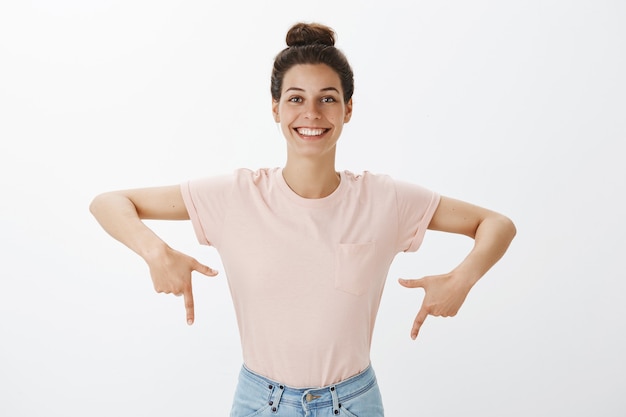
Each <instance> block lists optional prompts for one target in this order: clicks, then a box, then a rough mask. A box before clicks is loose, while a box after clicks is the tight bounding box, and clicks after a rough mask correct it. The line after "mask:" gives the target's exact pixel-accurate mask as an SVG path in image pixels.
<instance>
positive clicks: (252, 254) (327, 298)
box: [181, 168, 439, 388]
mask: <svg viewBox="0 0 626 417" xmlns="http://www.w3.org/2000/svg"><path fill="white" fill-rule="evenodd" d="M340 174H341V182H340V184H339V186H338V187H337V189H336V190H335V191H334V192H333V193H332V194H331V195H329V196H328V197H325V198H320V199H306V198H302V197H300V196H298V195H297V194H296V193H294V192H293V191H292V190H291V189H290V188H289V186H288V185H287V183H286V182H285V180H284V178H283V176H282V169H280V168H273V169H260V170H258V171H250V170H247V169H240V170H237V171H235V173H234V174H232V175H227V176H218V177H211V178H203V179H198V180H193V181H189V182H186V183H184V184H182V185H181V190H182V194H183V198H184V201H185V204H186V206H187V210H188V212H189V216H190V218H191V221H192V224H193V227H194V230H195V233H196V235H197V237H198V240H199V241H200V243H202V244H206V245H212V246H214V247H215V248H216V249H217V251H218V252H219V254H220V257H221V259H222V262H223V265H224V269H225V271H224V272H225V274H226V277H227V279H228V283H229V286H230V291H231V295H232V299H233V303H234V307H235V312H236V315H237V322H238V325H239V332H240V337H241V345H242V350H243V359H244V363H245V364H246V366H247V367H248V368H249V369H251V370H252V371H254V372H256V373H259V374H261V375H264V376H266V377H268V378H270V379H273V380H276V381H279V382H282V383H284V384H286V385H289V386H292V387H298V388H303V387H321V386H326V385H330V384H333V383H336V382H339V381H342V380H344V379H346V378H349V377H351V376H353V375H355V374H357V373H359V372H360V371H362V370H363V369H365V368H366V367H367V366H368V365H369V362H370V356H369V355H370V345H371V340H372V332H373V329H374V322H375V320H376V314H377V312H378V306H379V303H380V297H381V295H382V291H383V286H384V283H385V279H386V277H387V273H388V270H389V266H390V265H391V262H392V260H393V259H394V257H395V256H396V254H397V253H399V252H402V251H415V250H417V249H418V247H419V246H420V244H421V242H422V239H423V237H424V233H425V232H426V229H427V227H428V224H429V222H430V219H431V218H432V216H433V213H434V212H435V210H436V208H437V205H438V203H439V195H438V194H436V193H434V192H432V191H429V190H427V189H424V188H422V187H420V186H417V185H413V184H409V183H405V182H400V181H395V180H393V179H391V178H390V177H388V176H386V175H375V174H372V173H369V172H364V173H363V174H362V175H355V174H353V173H351V172H348V171H343V172H341V173H340Z"/></svg>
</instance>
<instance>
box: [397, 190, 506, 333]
mask: <svg viewBox="0 0 626 417" xmlns="http://www.w3.org/2000/svg"><path fill="white" fill-rule="evenodd" d="M428 228H429V229H430V230H437V231H442V232H449V233H457V234H462V235H466V236H469V237H471V238H473V239H474V247H473V248H472V250H471V251H470V253H469V254H468V255H467V257H466V258H465V259H464V260H463V261H462V262H461V263H460V264H459V265H458V266H457V267H456V268H454V269H453V270H452V271H451V272H449V273H447V274H442V275H433V276H427V277H424V278H421V279H411V280H405V279H401V280H399V282H400V284H401V285H403V286H405V287H407V288H423V289H424V291H425V295H424V300H423V302H422V306H421V308H420V310H419V312H418V313H417V316H416V317H415V321H414V323H413V328H412V329H411V338H412V339H415V338H416V337H417V334H418V333H419V329H420V327H421V326H422V324H423V323H424V320H426V317H428V315H431V316H443V317H450V316H454V315H456V313H457V312H458V311H459V309H460V308H461V305H463V302H464V301H465V298H466V297H467V294H468V293H469V291H470V290H471V288H472V287H473V286H474V284H476V282H478V280H479V279H480V278H481V277H482V276H483V275H485V273H486V272H487V271H488V270H489V269H490V268H491V267H492V266H493V265H494V264H495V263H496V262H498V260H499V259H500V258H501V257H502V256H503V255H504V253H505V252H506V250H507V248H508V247H509V244H510V243H511V241H512V240H513V237H514V236H515V233H516V230H515V225H514V224H513V222H512V221H511V220H510V219H509V218H508V217H506V216H503V215H502V214H499V213H496V212H494V211H491V210H488V209H485V208H482V207H478V206H475V205H473V204H470V203H466V202H463V201H460V200H455V199H452V198H449V197H441V201H440V202H439V206H438V207H437V210H436V211H435V214H434V215H433V218H432V220H431V221H430V224H429V226H428Z"/></svg>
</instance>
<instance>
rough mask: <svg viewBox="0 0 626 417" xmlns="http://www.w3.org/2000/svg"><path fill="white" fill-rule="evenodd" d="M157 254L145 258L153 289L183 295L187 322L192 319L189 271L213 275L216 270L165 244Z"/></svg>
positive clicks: (192, 309)
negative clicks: (148, 258) (147, 258)
mask: <svg viewBox="0 0 626 417" xmlns="http://www.w3.org/2000/svg"><path fill="white" fill-rule="evenodd" d="M158 252H159V253H158V254H155V255H154V256H151V257H150V260H147V261H146V262H148V266H149V267H150V275H151V277H152V283H153V284H154V289H155V290H156V292H158V293H165V294H174V295H176V296H181V295H182V296H183V297H184V300H185V310H186V313H187V324H189V325H192V324H193V321H194V304H193V292H192V288H191V273H192V272H193V271H197V272H200V273H201V274H203V275H206V276H209V277H214V276H215V275H217V271H215V270H213V269H211V268H209V267H208V266H206V265H203V264H201V263H200V262H198V261H197V260H195V259H194V258H192V257H190V256H187V255H185V254H184V253H181V252H178V251H176V250H174V249H172V248H170V247H169V246H165V247H164V248H163V250H160V251H158Z"/></svg>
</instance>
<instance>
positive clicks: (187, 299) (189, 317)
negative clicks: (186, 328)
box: [183, 288, 194, 326]
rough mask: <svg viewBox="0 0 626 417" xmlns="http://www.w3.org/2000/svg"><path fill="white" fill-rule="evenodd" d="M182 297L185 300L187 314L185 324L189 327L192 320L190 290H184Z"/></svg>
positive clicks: (191, 295) (191, 296)
mask: <svg viewBox="0 0 626 417" xmlns="http://www.w3.org/2000/svg"><path fill="white" fill-rule="evenodd" d="M183 296H184V298H185V310H186V312H187V324H188V325H190V326H191V325H192V324H193V320H194V311H193V293H192V292H191V288H189V289H188V290H186V291H185V293H184V294H183Z"/></svg>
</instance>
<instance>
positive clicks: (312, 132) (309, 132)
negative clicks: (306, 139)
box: [297, 127, 326, 136]
mask: <svg viewBox="0 0 626 417" xmlns="http://www.w3.org/2000/svg"><path fill="white" fill-rule="evenodd" d="M297 130H298V133H299V134H301V135H302V136H319V135H321V134H322V133H324V132H325V131H326V129H310V128H308V127H300V128H298V129H297Z"/></svg>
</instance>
